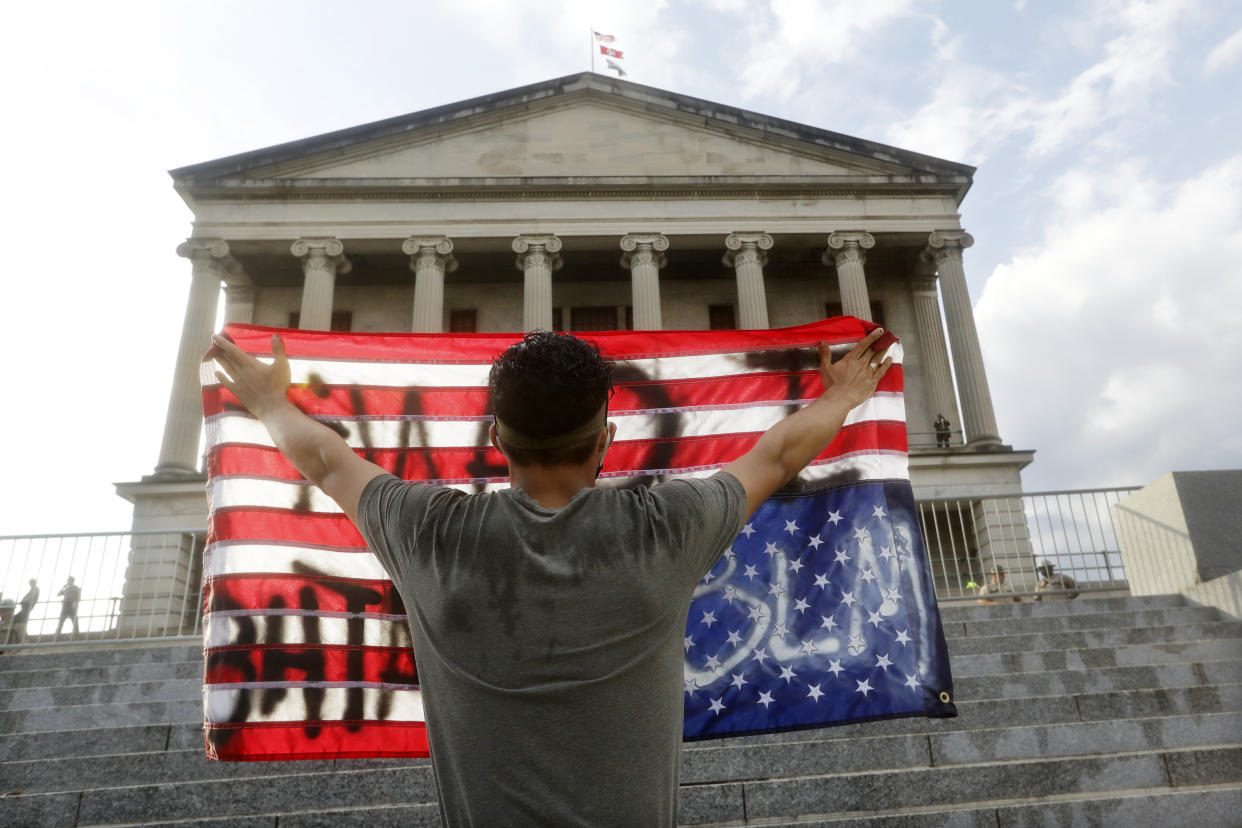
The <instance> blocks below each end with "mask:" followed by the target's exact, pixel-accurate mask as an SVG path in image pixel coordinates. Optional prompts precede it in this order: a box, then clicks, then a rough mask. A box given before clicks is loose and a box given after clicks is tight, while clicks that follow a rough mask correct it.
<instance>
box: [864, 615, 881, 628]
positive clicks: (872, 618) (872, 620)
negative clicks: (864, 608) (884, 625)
mask: <svg viewBox="0 0 1242 828" xmlns="http://www.w3.org/2000/svg"><path fill="white" fill-rule="evenodd" d="M883 620H884V617H883V616H882V615H880V613H878V612H868V613H867V623H868V624H870V625H872V626H873V627H876V628H879V626H880V622H881V621H883Z"/></svg>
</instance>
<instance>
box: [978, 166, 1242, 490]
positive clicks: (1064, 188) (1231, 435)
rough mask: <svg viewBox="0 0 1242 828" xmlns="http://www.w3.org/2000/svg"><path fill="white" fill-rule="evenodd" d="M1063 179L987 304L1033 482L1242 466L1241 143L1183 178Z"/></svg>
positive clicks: (988, 329) (995, 372) (988, 327)
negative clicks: (1241, 377) (1241, 366)
mask: <svg viewBox="0 0 1242 828" xmlns="http://www.w3.org/2000/svg"><path fill="white" fill-rule="evenodd" d="M1054 189H1055V190H1056V192H1057V198H1056V208H1055V210H1054V213H1053V217H1052V219H1051V221H1050V223H1049V225H1048V228H1047V230H1046V232H1045V233H1044V237H1043V239H1042V241H1041V243H1040V245H1039V246H1037V247H1034V248H1031V249H1028V250H1023V251H1021V252H1019V253H1017V254H1016V255H1015V256H1014V257H1013V258H1012V260H1011V261H1009V262H1007V263H1005V264H1002V265H1000V266H999V267H997V268H996V269H995V271H994V272H993V273H992V274H991V277H990V278H989V279H988V281H987V284H986V286H985V288H984V291H983V294H982V296H981V298H980V300H979V302H978V305H977V307H976V309H975V313H976V317H977V320H978V326H979V332H980V338H981V340H982V345H983V352H984V354H986V355H987V361H988V366H989V379H990V381H991V384H992V390H993V398H994V399H995V400H996V403H997V416H998V419H999V421H1000V427H1001V432H1002V436H1004V437H1005V439H1006V440H1007V441H1009V442H1012V443H1014V444H1015V445H1018V446H1020V447H1022V448H1035V449H1037V450H1039V452H1040V453H1039V454H1038V455H1037V456H1036V465H1035V466H1033V467H1032V468H1031V469H1029V470H1028V472H1027V473H1026V475H1025V477H1026V481H1027V485H1028V487H1029V486H1031V485H1032V482H1033V481H1036V482H1035V484H1034V485H1036V486H1039V487H1043V486H1049V487H1065V486H1071V487H1075V486H1106V485H1124V484H1132V483H1137V484H1143V483H1146V482H1149V481H1150V480H1152V479H1154V478H1155V477H1157V476H1159V475H1161V474H1163V473H1164V472H1167V471H1172V470H1179V469H1187V468H1224V467H1239V466H1242V433H1239V431H1238V429H1237V427H1236V420H1237V412H1238V411H1239V410H1242V383H1238V382H1237V381H1236V380H1235V379H1233V378H1236V377H1237V376H1238V366H1237V359H1238V354H1239V353H1242V326H1239V325H1238V324H1237V313H1238V309H1239V308H1240V307H1242V155H1238V156H1235V157H1234V158H1232V159H1230V160H1228V161H1226V162H1224V163H1221V164H1218V165H1216V166H1213V167H1211V168H1209V169H1206V170H1203V171H1202V173H1201V174H1199V175H1197V176H1195V177H1194V178H1191V179H1189V180H1187V181H1185V182H1184V183H1181V184H1180V185H1177V186H1173V187H1167V186H1162V185H1160V184H1158V183H1157V182H1155V181H1154V180H1152V179H1151V178H1150V177H1149V176H1147V175H1145V174H1144V172H1143V170H1142V169H1141V168H1140V167H1139V166H1138V165H1136V164H1133V163H1129V164H1122V165H1119V166H1116V167H1113V168H1109V169H1098V168H1096V169H1077V170H1074V171H1072V172H1070V173H1068V174H1066V175H1065V176H1064V177H1062V178H1061V179H1060V180H1059V181H1058V182H1057V183H1056V184H1055V186H1054Z"/></svg>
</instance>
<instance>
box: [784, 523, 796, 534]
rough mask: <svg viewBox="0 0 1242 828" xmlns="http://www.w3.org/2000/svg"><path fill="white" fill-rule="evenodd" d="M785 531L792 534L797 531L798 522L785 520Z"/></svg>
mask: <svg viewBox="0 0 1242 828" xmlns="http://www.w3.org/2000/svg"><path fill="white" fill-rule="evenodd" d="M785 531H786V532H788V533H789V534H791V535H792V534H793V533H794V532H797V531H798V524H797V523H795V522H794V521H792V520H787V521H785Z"/></svg>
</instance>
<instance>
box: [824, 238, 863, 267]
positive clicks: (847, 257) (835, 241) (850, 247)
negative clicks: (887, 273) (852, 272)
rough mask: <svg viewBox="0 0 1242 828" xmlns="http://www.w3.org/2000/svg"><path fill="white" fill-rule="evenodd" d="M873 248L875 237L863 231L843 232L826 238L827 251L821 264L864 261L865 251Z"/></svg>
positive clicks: (860, 262)
mask: <svg viewBox="0 0 1242 828" xmlns="http://www.w3.org/2000/svg"><path fill="white" fill-rule="evenodd" d="M873 247H875V236H873V235H871V234H870V233H868V232H867V231H865V230H845V231H839V232H836V233H833V234H831V235H830V236H828V249H827V250H825V251H824V256H823V262H824V264H826V265H838V266H840V265H841V264H843V263H845V262H858V263H859V264H862V263H863V262H864V261H865V260H866V251H868V250H870V249H871V248H873Z"/></svg>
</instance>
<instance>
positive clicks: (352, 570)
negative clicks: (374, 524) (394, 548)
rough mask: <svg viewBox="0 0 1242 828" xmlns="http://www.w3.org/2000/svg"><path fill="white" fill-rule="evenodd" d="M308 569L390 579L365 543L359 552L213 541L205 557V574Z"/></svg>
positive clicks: (292, 572)
mask: <svg viewBox="0 0 1242 828" xmlns="http://www.w3.org/2000/svg"><path fill="white" fill-rule="evenodd" d="M307 570H312V571H313V572H314V573H315V574H316V575H317V576H324V575H326V576H329V577H332V578H360V579H365V580H372V581H387V580H388V573H387V572H386V571H385V570H384V567H383V566H381V565H380V562H379V559H378V558H376V557H375V555H374V554H372V552H371V550H370V549H366V548H365V547H364V548H363V549H362V550H361V551H358V552H340V551H337V550H335V549H324V548H322V547H317V546H284V545H279V544H269V543H213V544H211V545H210V546H208V547H207V551H206V553H205V557H204V560H203V574H204V575H205V576H210V577H217V576H221V575H241V574H248V575H250V574H258V573H273V574H277V573H278V574H281V575H299V576H304V575H305V574H306V571H307Z"/></svg>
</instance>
